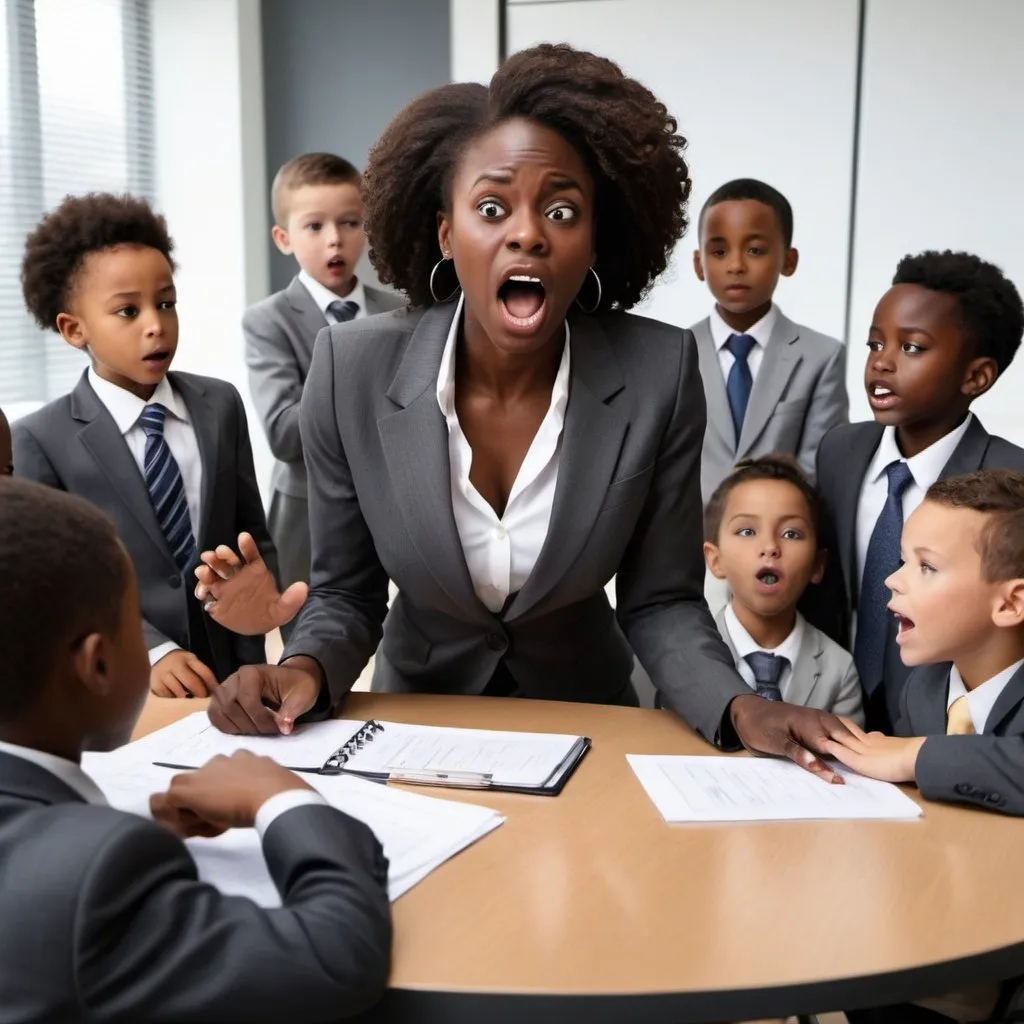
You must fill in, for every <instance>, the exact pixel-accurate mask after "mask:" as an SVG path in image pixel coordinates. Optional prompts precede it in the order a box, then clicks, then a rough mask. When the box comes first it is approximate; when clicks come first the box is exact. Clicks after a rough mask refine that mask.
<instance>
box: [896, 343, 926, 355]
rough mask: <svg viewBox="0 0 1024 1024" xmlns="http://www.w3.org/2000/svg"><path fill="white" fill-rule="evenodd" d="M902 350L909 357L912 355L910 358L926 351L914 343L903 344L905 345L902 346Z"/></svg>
mask: <svg viewBox="0 0 1024 1024" xmlns="http://www.w3.org/2000/svg"><path fill="white" fill-rule="evenodd" d="M900 349H901V350H902V351H903V352H906V353H907V355H910V356H913V355H917V353H918V352H923V351H924V349H923V348H921V346H920V345H915V344H914V343H913V342H912V341H905V342H903V344H902V345H900Z"/></svg>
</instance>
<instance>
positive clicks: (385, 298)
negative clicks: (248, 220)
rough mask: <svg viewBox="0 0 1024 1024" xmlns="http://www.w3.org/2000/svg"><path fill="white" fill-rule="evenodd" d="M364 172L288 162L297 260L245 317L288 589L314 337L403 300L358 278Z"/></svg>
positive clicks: (296, 551)
mask: <svg viewBox="0 0 1024 1024" xmlns="http://www.w3.org/2000/svg"><path fill="white" fill-rule="evenodd" d="M360 184H361V180H360V175H359V172H358V171H357V170H356V169H355V167H353V166H352V164H350V163H349V162H348V161H347V160H343V159H342V158H341V157H340V156H334V155H332V154H330V153H306V154H304V155H303V156H298V157H295V159H294V160H289V161H288V163H286V164H285V165H284V166H283V167H282V168H281V169H280V170H279V171H278V172H277V176H276V177H275V178H274V183H273V186H272V188H271V197H270V198H271V204H272V206H273V212H274V228H273V232H272V235H273V239H274V244H275V245H276V246H277V247H278V249H280V250H281V252H283V253H285V254H286V255H289V256H294V257H295V259H296V262H297V263H298V264H299V273H298V274H297V275H296V276H295V277H294V278H293V279H292V282H291V284H289V285H288V287H287V288H285V289H284V290H283V291H279V292H275V293H274V294H273V295H271V296H269V297H268V298H266V299H263V300H262V301H261V302H257V303H256V305H254V306H252V307H250V308H249V309H248V310H246V313H245V316H244V317H243V318H242V330H243V332H244V334H245V361H246V364H247V365H248V367H249V390H250V391H251V393H252V398H253V402H254V403H255V405H256V408H257V410H258V412H259V415H260V420H261V421H262V423H263V429H264V431H265V432H266V435H267V440H268V441H269V443H270V450H271V451H272V452H273V453H274V457H275V458H276V459H277V465H276V466H275V467H274V477H273V495H272V497H271V499H270V512H269V525H270V534H271V536H272V537H273V538H274V543H275V545H276V546H277V550H278V553H279V559H280V561H279V565H280V572H279V578H278V582H279V584H280V586H281V588H282V589H283V588H284V587H286V586H288V585H289V584H292V583H296V582H308V580H309V557H310V553H309V508H308V505H307V501H306V466H305V463H304V462H303V459H302V438H301V437H300V436H299V400H300V399H301V398H302V388H303V385H304V384H305V382H306V374H307V373H309V363H310V360H311V359H312V357H313V342H314V340H315V339H316V336H317V334H318V333H319V331H320V330H321V329H322V328H323V327H326V326H328V325H330V324H336V323H340V322H342V321H345V320H358V319H360V318H361V317H365V316H371V315H373V314H374V313H383V312H386V311H387V310H389V309H396V308H397V307H398V306H400V305H401V299H400V298H398V296H395V295H392V294H389V293H387V292H384V291H380V290H379V289H376V288H370V287H368V286H366V285H364V284H363V283H362V282H361V281H360V280H359V279H358V278H357V277H356V264H357V263H358V262H359V257H360V255H361V254H362V251H363V245H364V244H365V241H366V236H365V235H364V233H363V204H362V200H361V198H360V195H359V189H360Z"/></svg>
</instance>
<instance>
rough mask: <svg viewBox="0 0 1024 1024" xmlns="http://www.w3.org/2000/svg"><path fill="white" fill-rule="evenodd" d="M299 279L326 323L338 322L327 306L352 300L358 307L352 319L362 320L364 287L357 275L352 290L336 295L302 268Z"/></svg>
mask: <svg viewBox="0 0 1024 1024" xmlns="http://www.w3.org/2000/svg"><path fill="white" fill-rule="evenodd" d="M299 280H300V281H301V282H302V283H303V285H304V286H305V288H306V291H307V292H309V294H310V296H311V297H312V299H313V301H314V302H315V303H316V304H317V306H319V307H320V312H321V313H323V315H324V319H325V320H326V321H327V322H328V324H332V325H333V324H336V323H337V322H338V319H337V317H336V316H335V315H334V314H333V313H328V312H327V307H328V306H329V305H330V304H331V303H332V302H354V303H355V304H356V305H357V306H358V307H359V309H357V310H356V315H355V316H354V317H352V319H353V320H362V319H363V317H364V316H366V315H367V313H366V289H365V288H364V287H363V282H362V281H360V280H359V278H358V277H357V278H356V283H355V285H354V286H353V288H352V291H350V292H349V293H348V295H336V294H335V293H334V292H332V291H331V289H330V288H325V287H324V286H323V285H322V284H321V283H320V282H319V281H318V280H317V279H316V278H315V277H312V276H311V275H310V274H307V273H306V272H305V271H304V270H300V271H299Z"/></svg>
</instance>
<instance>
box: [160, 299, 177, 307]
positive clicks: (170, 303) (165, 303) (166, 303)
mask: <svg viewBox="0 0 1024 1024" xmlns="http://www.w3.org/2000/svg"><path fill="white" fill-rule="evenodd" d="M177 305H178V300H177V299H164V300H163V302H161V303H160V304H159V306H158V307H157V308H159V309H174V308H175V307H176V306H177Z"/></svg>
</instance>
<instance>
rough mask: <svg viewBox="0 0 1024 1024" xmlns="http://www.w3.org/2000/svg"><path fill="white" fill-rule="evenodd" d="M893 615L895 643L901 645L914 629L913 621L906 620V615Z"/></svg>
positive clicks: (897, 613) (896, 613)
mask: <svg viewBox="0 0 1024 1024" xmlns="http://www.w3.org/2000/svg"><path fill="white" fill-rule="evenodd" d="M890 610H891V609H890ZM893 615H894V616H895V618H896V643H902V642H903V641H904V640H905V639H906V638H907V635H908V634H909V633H910V631H911V630H912V629H913V628H914V620H913V619H908V618H907V617H906V615H900V613H899V612H893Z"/></svg>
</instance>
